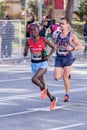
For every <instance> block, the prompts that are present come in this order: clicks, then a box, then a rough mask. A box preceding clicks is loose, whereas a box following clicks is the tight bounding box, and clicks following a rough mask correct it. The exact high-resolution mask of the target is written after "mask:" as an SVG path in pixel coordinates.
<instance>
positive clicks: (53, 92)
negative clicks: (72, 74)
mask: <svg viewBox="0 0 87 130" xmlns="http://www.w3.org/2000/svg"><path fill="white" fill-rule="evenodd" d="M82 91H87V87H84V88H78V89H71V90H70V92H82ZM64 92H65V91H64V90H59V91H52V94H62V93H64ZM38 96H40V93H32V94H25V95H15V96H9V97H2V98H0V101H10V100H15V99H23V98H31V97H38Z"/></svg>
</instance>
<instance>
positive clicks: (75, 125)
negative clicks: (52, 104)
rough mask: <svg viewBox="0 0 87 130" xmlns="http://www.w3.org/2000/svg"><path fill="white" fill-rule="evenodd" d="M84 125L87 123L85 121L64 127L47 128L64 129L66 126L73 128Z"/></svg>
mask: <svg viewBox="0 0 87 130" xmlns="http://www.w3.org/2000/svg"><path fill="white" fill-rule="evenodd" d="M82 125H85V123H78V124H73V125H67V126H63V127H59V128H52V129H46V130H64V129H66V128H73V127H78V126H82Z"/></svg>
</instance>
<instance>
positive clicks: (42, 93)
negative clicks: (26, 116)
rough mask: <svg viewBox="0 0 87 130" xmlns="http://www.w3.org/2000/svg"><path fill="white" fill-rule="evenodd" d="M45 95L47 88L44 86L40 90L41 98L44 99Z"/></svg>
mask: <svg viewBox="0 0 87 130" xmlns="http://www.w3.org/2000/svg"><path fill="white" fill-rule="evenodd" d="M46 96H47V88H44V89H43V90H41V99H45V98H46Z"/></svg>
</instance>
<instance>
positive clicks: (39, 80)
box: [32, 69, 53, 100]
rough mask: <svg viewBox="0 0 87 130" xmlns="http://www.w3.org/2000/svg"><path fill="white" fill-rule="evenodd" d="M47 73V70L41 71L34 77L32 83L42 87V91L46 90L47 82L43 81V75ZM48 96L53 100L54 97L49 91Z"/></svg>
mask: <svg viewBox="0 0 87 130" xmlns="http://www.w3.org/2000/svg"><path fill="white" fill-rule="evenodd" d="M45 72H46V69H39V70H38V71H37V72H36V74H35V75H34V76H33V77H32V82H33V83H34V84H36V85H37V86H39V87H40V90H43V89H44V88H45V82H44V79H43V74H44V73H45ZM47 96H48V97H49V98H50V100H52V99H53V96H52V95H51V94H50V92H49V91H48V89H47Z"/></svg>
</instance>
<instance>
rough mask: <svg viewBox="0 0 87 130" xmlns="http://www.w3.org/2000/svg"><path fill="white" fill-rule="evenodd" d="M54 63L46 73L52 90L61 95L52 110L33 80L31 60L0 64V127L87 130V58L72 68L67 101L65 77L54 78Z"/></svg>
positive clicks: (76, 62) (21, 129)
mask: <svg viewBox="0 0 87 130" xmlns="http://www.w3.org/2000/svg"><path fill="white" fill-rule="evenodd" d="M53 69H54V66H53V62H52V61H50V62H49V69H48V73H47V74H46V75H45V81H46V84H47V86H48V88H49V90H50V92H51V93H52V94H53V95H54V96H56V97H58V102H57V105H56V108H55V110H53V111H50V109H49V104H50V101H49V99H48V98H46V99H45V100H41V99H40V91H39V88H38V87H36V86H35V85H34V84H33V83H32V82H31V77H32V73H31V69H30V62H29V63H28V62H24V63H16V64H4V63H3V64H0V130H87V59H85V58H84V59H83V58H79V59H77V60H76V61H75V63H74V64H73V68H72V71H71V79H70V83H71V88H70V99H69V102H68V103H64V102H63V98H64V94H65V90H64V85H63V80H62V79H61V80H59V81H55V80H54V79H53Z"/></svg>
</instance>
